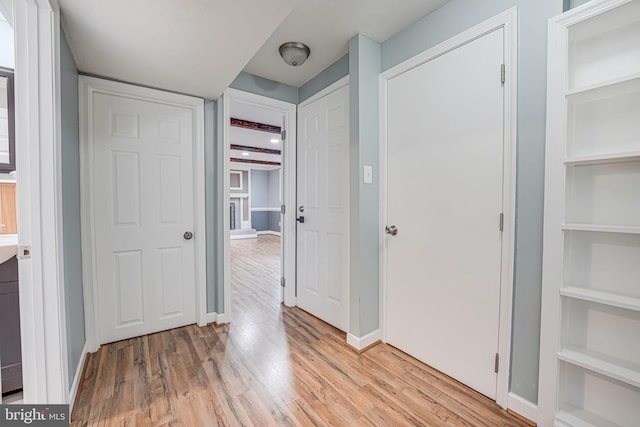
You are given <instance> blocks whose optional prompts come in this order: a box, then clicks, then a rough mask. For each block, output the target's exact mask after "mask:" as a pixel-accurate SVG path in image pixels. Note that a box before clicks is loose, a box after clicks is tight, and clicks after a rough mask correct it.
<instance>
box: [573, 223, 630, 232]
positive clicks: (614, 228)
mask: <svg viewBox="0 0 640 427" xmlns="http://www.w3.org/2000/svg"><path fill="white" fill-rule="evenodd" d="M562 229H563V230H564V231H593V232H598V233H620V234H640V227H626V226H622V225H591V224H563V225H562Z"/></svg>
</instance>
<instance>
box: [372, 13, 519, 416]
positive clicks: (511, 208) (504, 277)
mask: <svg viewBox="0 0 640 427" xmlns="http://www.w3.org/2000/svg"><path fill="white" fill-rule="evenodd" d="M516 25H517V9H516V8H515V7H513V8H511V9H509V10H507V11H505V12H503V13H501V14H500V15H497V16H495V17H494V18H491V19H489V20H487V21H485V22H483V23H481V24H479V25H477V26H475V27H473V28H471V29H469V30H467V31H464V32H463V33H461V34H459V35H457V36H455V37H453V38H451V39H449V40H447V41H445V42H443V43H441V44H439V45H437V46H435V47H433V48H431V49H429V50H427V51H425V52H422V53H420V54H418V55H416V56H414V57H413V58H410V59H408V60H406V61H404V62H402V63H401V64H398V65H396V66H395V67H393V68H390V69H389V70H387V71H385V72H383V73H382V74H381V75H380V207H379V208H380V229H381V230H384V227H385V225H386V224H387V179H388V178H387V114H386V113H387V83H388V81H389V80H390V79H392V78H393V77H396V76H398V75H400V74H402V73H404V72H406V71H409V70H411V69H413V68H415V67H417V66H419V65H422V64H424V63H425V62H428V61H430V60H432V59H434V58H437V57H438V56H441V55H443V54H445V53H447V52H449V51H451V50H453V49H456V48H458V47H460V46H462V45H464V44H467V43H469V42H471V41H473V40H475V39H477V38H479V37H481V36H483V35H485V34H487V33H490V32H492V31H495V30H497V29H499V28H503V29H504V34H505V39H504V42H505V45H504V55H505V57H504V62H505V69H506V81H505V84H504V114H505V116H504V135H505V141H504V157H503V159H504V171H503V173H504V175H503V176H504V179H503V201H502V203H503V210H504V231H503V234H502V270H501V280H500V323H499V332H498V355H499V360H500V369H499V371H498V382H497V389H496V402H497V403H498V405H500V406H502V407H503V408H507V405H508V400H509V399H508V397H509V374H510V370H511V321H512V320H511V318H512V295H513V263H514V247H515V244H514V236H515V190H516V186H515V178H516V121H517V111H516V106H517V104H516V88H517V82H516V77H517V68H516V67H517V34H518V32H517V28H516ZM499 72H500V70H496V75H498V73H499ZM386 236H387V235H386V234H384V233H381V234H380V248H381V251H380V282H381V286H380V292H381V294H380V312H381V314H382V315H381V319H382V331H383V332H382V341H384V342H386V338H387V333H386V324H387V319H386V314H387V313H386V298H387V286H388V283H387V272H388V267H387V258H388V256H387V250H388V247H387V238H386Z"/></svg>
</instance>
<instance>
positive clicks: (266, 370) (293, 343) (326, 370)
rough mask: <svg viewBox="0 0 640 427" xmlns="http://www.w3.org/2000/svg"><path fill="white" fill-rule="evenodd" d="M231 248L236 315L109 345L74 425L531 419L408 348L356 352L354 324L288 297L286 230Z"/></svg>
mask: <svg viewBox="0 0 640 427" xmlns="http://www.w3.org/2000/svg"><path fill="white" fill-rule="evenodd" d="M231 249H232V271H231V280H232V287H233V295H232V299H233V323H231V324H227V325H215V324H210V325H207V326H205V327H202V328H201V327H198V326H197V325H189V326H185V327H183V328H177V329H172V330H169V331H164V332H159V333H156V334H151V335H147V336H144V337H139V338H133V339H130V340H124V341H120V342H117V343H112V344H107V345H104V346H102V347H101V348H100V350H99V351H98V352H97V353H95V354H92V355H89V357H88V358H87V362H86V363H87V366H86V369H85V373H84V377H83V382H82V384H81V387H80V390H79V391H78V393H79V395H78V399H77V403H76V406H75V407H74V411H73V414H72V425H73V426H74V427H76V426H91V427H94V426H136V427H147V426H152V427H156V426H166V427H178V426H179V427H182V426H186V427H200V426H202V427H208V426H229V427H235V426H269V427H271V426H365V427H371V426H375V427H379V426H393V427H397V426H434V427H440V426H505V427H506V426H510V427H525V426H526V424H525V423H523V422H522V421H520V420H517V419H516V418H515V417H513V416H511V415H509V414H507V413H506V412H505V411H503V410H501V409H500V408H499V407H498V406H497V405H496V404H495V403H494V402H491V401H490V400H489V399H487V398H485V397H484V396H481V395H479V394H478V393H476V392H474V391H473V390H470V389H468V388H467V387H465V386H464V385H462V384H460V383H458V382H457V381H455V380H453V379H451V378H449V377H448V376H446V375H444V374H442V373H440V372H438V371H436V370H434V369H432V368H431V367H429V366H427V365H424V364H423V363H421V362H419V361H417V360H416V359H414V358H412V357H410V356H408V355H406V354H405V353H403V352H402V351H400V350H398V349H395V348H393V347H391V346H388V345H386V344H379V345H377V346H374V347H373V348H370V349H368V350H367V351H365V352H363V353H358V352H356V351H354V350H353V349H352V348H350V347H349V346H347V345H346V343H345V341H346V336H345V333H344V332H342V331H339V330H337V329H335V328H334V327H332V326H330V325H328V324H326V323H324V322H322V321H321V320H319V319H317V318H315V317H313V316H311V315H310V314H308V313H306V312H304V311H302V310H299V309H297V308H287V307H284V306H282V305H281V304H280V282H279V280H280V270H279V269H280V264H279V261H278V254H279V239H278V238H277V237H275V236H260V237H259V238H258V239H247V240H235V241H232V242H231Z"/></svg>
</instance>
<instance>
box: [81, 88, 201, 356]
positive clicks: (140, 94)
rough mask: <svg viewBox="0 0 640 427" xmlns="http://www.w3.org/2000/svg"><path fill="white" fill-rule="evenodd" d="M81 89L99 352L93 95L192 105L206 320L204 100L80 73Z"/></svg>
mask: <svg viewBox="0 0 640 427" xmlns="http://www.w3.org/2000/svg"><path fill="white" fill-rule="evenodd" d="M79 86H80V87H79V94H80V108H79V109H80V204H81V208H82V212H81V214H82V216H81V225H82V253H83V257H82V276H83V286H84V307H85V331H86V336H87V350H88V351H89V352H95V351H97V350H98V348H100V344H101V343H102V336H103V335H102V332H101V331H100V322H99V317H98V310H97V307H99V305H98V304H99V303H98V299H97V298H98V283H97V278H96V274H95V266H96V265H97V263H96V251H95V225H94V223H93V221H94V218H95V216H94V202H95V200H94V194H93V192H92V188H93V184H94V177H93V170H92V168H91V162H92V158H93V135H92V127H91V119H92V117H93V95H94V94H96V93H101V94H107V95H115V96H121V97H126V98H130V99H135V100H141V101H149V102H153V103H162V104H166V105H171V106H176V107H181V108H186V109H190V110H192V112H193V135H194V137H195V142H194V153H193V174H194V185H195V187H194V192H193V193H194V233H193V234H194V236H195V238H194V244H195V248H194V255H195V281H196V293H195V301H194V304H196V321H197V322H198V325H200V326H205V325H206V324H207V320H206V317H207V306H206V301H207V284H206V239H205V202H204V198H205V190H204V158H205V157H204V100H203V99H201V98H194V97H191V96H186V95H180V94H176V93H172V92H165V91H161V90H157V89H149V88H146V87H141V86H135V85H130V84H126V83H120V82H114V81H110V80H104V79H98V78H95V77H87V76H80V77H79Z"/></svg>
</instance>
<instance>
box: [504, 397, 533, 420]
mask: <svg viewBox="0 0 640 427" xmlns="http://www.w3.org/2000/svg"><path fill="white" fill-rule="evenodd" d="M507 408H509V409H510V410H511V411H513V412H515V413H516V414H518V415H520V416H522V417H524V418H526V419H528V420H529V421H532V422H534V423H537V422H538V406H537V405H535V404H533V403H531V402H529V401H528V400H527V399H524V398H522V397H520V396H518V395H515V394H513V393H509V398H508V401H507Z"/></svg>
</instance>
